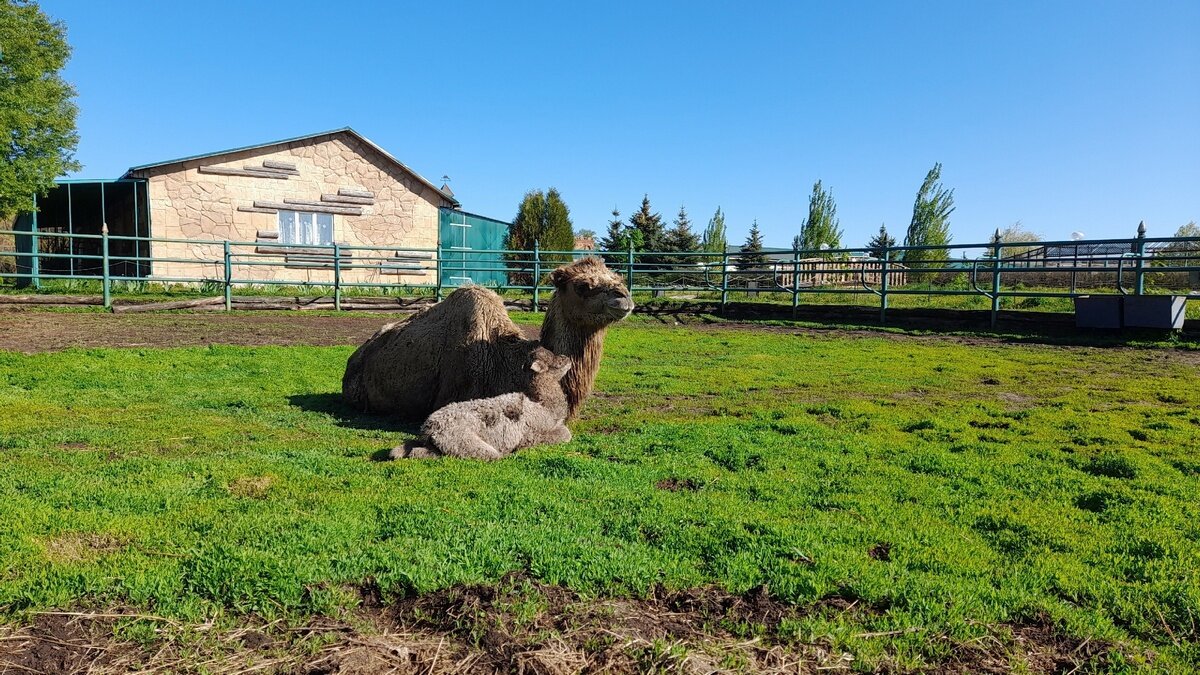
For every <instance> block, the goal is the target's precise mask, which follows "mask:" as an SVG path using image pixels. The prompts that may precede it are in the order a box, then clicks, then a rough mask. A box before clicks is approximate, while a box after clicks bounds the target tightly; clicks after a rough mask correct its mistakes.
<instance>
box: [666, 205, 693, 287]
mask: <svg viewBox="0 0 1200 675" xmlns="http://www.w3.org/2000/svg"><path fill="white" fill-rule="evenodd" d="M663 250H664V251H670V252H671V253H695V252H697V251H699V250H700V237H699V236H697V235H696V233H695V232H693V231H692V221H691V219H690V218H688V213H687V208H685V207H683V206H680V207H679V214H678V215H676V216H675V220H674V222H673V223H672V227H671V229H669V230H667V231H666V233H665V234H664V235H663ZM698 261H699V258H698V257H697V256H690V255H673V256H670V257H669V258H668V259H667V264H669V265H670V266H671V267H673V268H675V269H676V270H677V272H676V274H675V275H674V276H675V277H676V278H677V280H679V281H680V282H690V281H693V280H696V277H695V276H694V275H691V274H689V271H690V268H691V267H692V266H693V265H695V263H696V262H698Z"/></svg>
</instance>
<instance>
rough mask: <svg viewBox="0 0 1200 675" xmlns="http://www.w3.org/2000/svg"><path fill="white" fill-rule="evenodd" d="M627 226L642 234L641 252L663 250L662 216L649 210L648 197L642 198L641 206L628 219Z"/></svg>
mask: <svg viewBox="0 0 1200 675" xmlns="http://www.w3.org/2000/svg"><path fill="white" fill-rule="evenodd" d="M629 224H630V225H632V226H634V227H635V228H637V230H638V232H641V233H642V250H643V251H662V250H663V222H662V214H661V213H654V212H653V210H652V209H651V208H650V196H649V195H643V196H642V206H641V208H639V209H638V210H637V211H636V212H634V214H633V215H632V216H630V217H629Z"/></svg>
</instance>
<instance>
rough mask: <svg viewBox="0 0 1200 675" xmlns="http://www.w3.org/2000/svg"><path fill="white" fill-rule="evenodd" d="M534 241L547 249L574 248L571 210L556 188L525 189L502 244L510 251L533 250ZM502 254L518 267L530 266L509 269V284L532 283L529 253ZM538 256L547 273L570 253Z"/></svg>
mask: <svg viewBox="0 0 1200 675" xmlns="http://www.w3.org/2000/svg"><path fill="white" fill-rule="evenodd" d="M535 245H536V246H537V247H538V248H540V249H543V250H547V251H570V250H572V249H573V248H575V229H574V227H572V225H571V210H570V209H569V208H567V204H566V202H564V201H563V200H562V195H560V194H559V192H558V190H557V189H556V188H550V189H549V190H548V191H546V192H542V191H541V190H530V191H529V192H526V193H525V197H524V198H523V199H522V200H521V205H520V206H519V207H518V208H517V215H516V217H515V218H513V222H512V225H511V226H510V227H509V228H508V236H507V237H506V238H505V241H504V247H505V248H506V249H508V250H510V251H532V250H533V248H534V246H535ZM505 257H506V259H508V260H511V261H514V262H519V263H520V264H519V265H517V266H516V267H518V268H526V267H528V268H530V269H529V270H526V269H516V270H514V271H510V272H509V274H508V281H509V283H510V284H513V285H522V286H527V285H530V284H532V283H533V275H532V266H533V264H532V256H531V254H528V253H525V254H522V253H508V254H506V255H505ZM539 258H540V260H541V261H542V265H541V268H542V271H543V274H546V273H549V272H550V270H551V269H553V268H554V267H555V266H556V265H558V264H560V263H563V262H567V261H569V260H570V259H571V256H570V254H566V253H549V254H546V253H543V254H541V255H540V256H539ZM510 267H511V266H510Z"/></svg>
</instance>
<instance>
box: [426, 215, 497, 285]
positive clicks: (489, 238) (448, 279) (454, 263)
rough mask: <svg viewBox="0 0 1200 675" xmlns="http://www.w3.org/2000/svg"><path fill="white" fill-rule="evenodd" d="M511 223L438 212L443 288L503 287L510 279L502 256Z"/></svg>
mask: <svg viewBox="0 0 1200 675" xmlns="http://www.w3.org/2000/svg"><path fill="white" fill-rule="evenodd" d="M508 225H509V224H508V223H506V222H504V221H502V220H496V219H494V218H486V217H484V216H479V215H475V214H474V213H467V212H466V211H458V210H455V209H446V208H443V209H441V210H440V212H439V213H438V230H439V235H440V237H441V239H440V241H441V247H442V285H443V286H461V285H463V284H468V283H473V284H480V285H481V286H502V285H504V284H505V282H506V280H507V276H506V274H505V272H504V259H503V258H502V257H501V255H500V254H499V253H472V251H500V250H502V249H503V248H504V239H505V237H507V236H508Z"/></svg>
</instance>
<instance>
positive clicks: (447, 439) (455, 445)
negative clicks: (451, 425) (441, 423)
mask: <svg viewBox="0 0 1200 675" xmlns="http://www.w3.org/2000/svg"><path fill="white" fill-rule="evenodd" d="M431 440H432V441H433V443H434V445H436V446H437V447H438V449H439V450H441V451H442V454H444V455H446V456H448V457H464V458H468V459H500V458H501V457H503V456H504V455H503V454H502V453H501V452H500V451H499V450H497V449H496V448H494V447H492V445H491V444H490V443H488V442H487V441H485V440H483V439H482V438H480V437H479V434H477V433H475V432H474V431H471V430H468V429H448V430H445V431H444V432H443V433H439V434H434V435H433V436H432V437H431Z"/></svg>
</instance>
